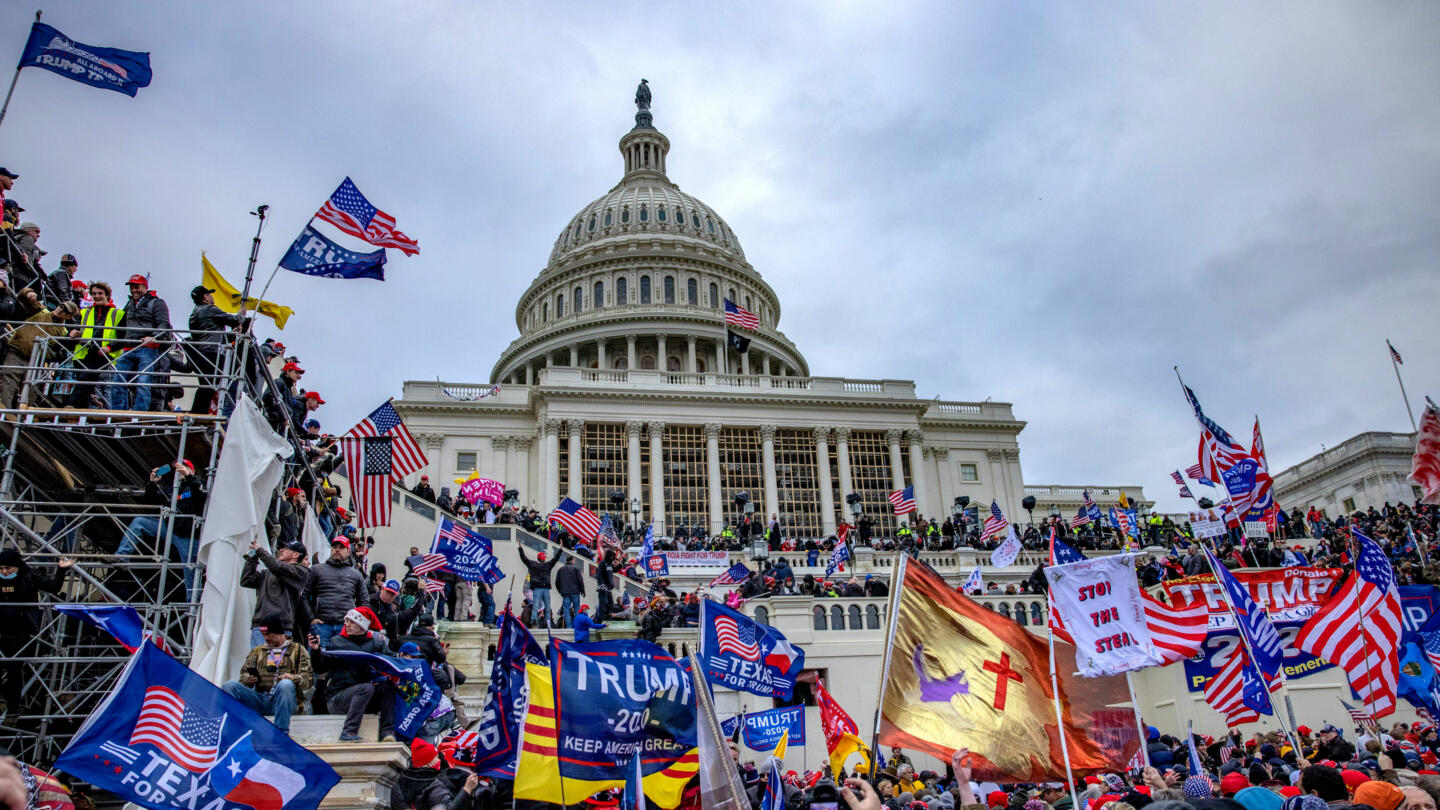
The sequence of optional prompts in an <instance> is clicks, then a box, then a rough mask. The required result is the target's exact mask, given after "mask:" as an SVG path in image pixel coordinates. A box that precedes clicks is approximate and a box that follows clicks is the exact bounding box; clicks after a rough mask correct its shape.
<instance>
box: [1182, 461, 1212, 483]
mask: <svg viewBox="0 0 1440 810" xmlns="http://www.w3.org/2000/svg"><path fill="white" fill-rule="evenodd" d="M1185 474H1186V475H1188V476H1190V477H1191V478H1194V479H1195V480H1196V481H1198V482H1200V485H1201V486H1205V487H1213V486H1215V482H1214V481H1211V480H1210V479H1209V478H1206V477H1205V471H1204V469H1203V468H1201V466H1200V465H1199V464H1192V465H1190V466H1189V467H1186V468H1185Z"/></svg>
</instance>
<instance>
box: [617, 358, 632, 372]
mask: <svg viewBox="0 0 1440 810" xmlns="http://www.w3.org/2000/svg"><path fill="white" fill-rule="evenodd" d="M615 368H616V369H617V370H619V371H624V370H626V369H628V368H630V358H628V357H617V358H615Z"/></svg>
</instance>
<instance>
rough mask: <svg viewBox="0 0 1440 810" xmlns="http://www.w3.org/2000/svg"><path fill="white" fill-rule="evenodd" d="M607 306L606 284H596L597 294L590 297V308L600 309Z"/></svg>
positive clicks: (600, 282)
mask: <svg viewBox="0 0 1440 810" xmlns="http://www.w3.org/2000/svg"><path fill="white" fill-rule="evenodd" d="M603 306H605V282H603V281H597V282H595V294H594V295H593V296H591V297H590V308H591V309H600V308H601V307H603Z"/></svg>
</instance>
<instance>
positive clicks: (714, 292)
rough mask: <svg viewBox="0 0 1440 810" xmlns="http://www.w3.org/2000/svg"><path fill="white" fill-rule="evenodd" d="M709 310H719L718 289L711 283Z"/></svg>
mask: <svg viewBox="0 0 1440 810" xmlns="http://www.w3.org/2000/svg"><path fill="white" fill-rule="evenodd" d="M710 308H711V309H719V308H720V288H719V287H717V286H715V285H714V284H713V283H712V284H711V285H710Z"/></svg>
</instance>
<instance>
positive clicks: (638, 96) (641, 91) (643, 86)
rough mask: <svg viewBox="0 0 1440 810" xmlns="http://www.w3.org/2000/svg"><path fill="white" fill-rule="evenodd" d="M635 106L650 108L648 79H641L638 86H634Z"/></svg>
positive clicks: (643, 108) (639, 108)
mask: <svg viewBox="0 0 1440 810" xmlns="http://www.w3.org/2000/svg"><path fill="white" fill-rule="evenodd" d="M635 108H636V109H637V110H648V109H650V80H649V79H641V80H640V86H639V87H637V88H635Z"/></svg>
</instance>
